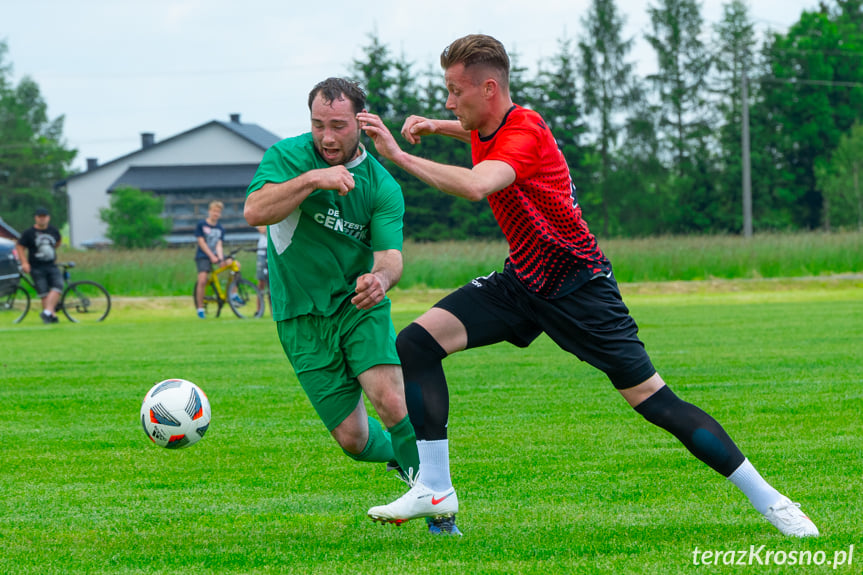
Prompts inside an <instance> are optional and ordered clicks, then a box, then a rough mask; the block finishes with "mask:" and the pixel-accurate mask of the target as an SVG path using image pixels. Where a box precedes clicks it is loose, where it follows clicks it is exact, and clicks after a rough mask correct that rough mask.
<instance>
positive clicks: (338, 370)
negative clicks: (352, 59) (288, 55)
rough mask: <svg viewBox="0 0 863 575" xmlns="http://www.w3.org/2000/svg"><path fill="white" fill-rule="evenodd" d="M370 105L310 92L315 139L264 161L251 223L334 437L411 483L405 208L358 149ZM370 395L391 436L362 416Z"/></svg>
mask: <svg viewBox="0 0 863 575" xmlns="http://www.w3.org/2000/svg"><path fill="white" fill-rule="evenodd" d="M364 106H365V93H364V92H363V91H362V89H361V88H360V87H359V86H358V85H357V84H355V83H353V82H350V81H347V80H344V79H339V78H330V79H328V80H325V81H323V82H321V83H319V84H318V85H317V86H315V88H314V89H313V90H312V91H311V93H310V94H309V110H310V111H311V127H312V130H311V132H310V133H307V134H303V135H300V136H297V137H294V138H288V139H286V140H282V141H281V142H279V143H277V144H275V145H274V146H273V147H271V148H270V149H269V150H267V152H266V154H264V158H263V160H262V161H261V164H260V166H259V167H258V170H257V173H256V174H255V177H254V179H253V180H252V182H251V184H250V185H249V189H248V193H247V197H246V205H245V217H246V220H247V221H248V223H249V224H250V225H253V226H260V225H267V226H268V227H269V229H268V242H267V258H268V262H269V270H270V294H271V301H272V309H273V318H274V319H275V320H276V321H277V331H278V334H279V339H280V341H281V343H282V347H283V349H284V351H285V354H286V355H287V357H288V359H289V360H290V362H291V365H292V366H293V367H294V371H295V372H296V374H297V378H298V379H299V381H300V384H301V385H302V387H303V389H304V391H305V392H306V395H308V397H309V400H310V401H311V403H312V405H313V406H314V408H315V410H316V411H317V413H318V415H319V416H320V418H321V420H322V421H323V422H324V424H325V425H326V427H327V430H328V431H329V432H330V433H331V434H332V436H333V437H334V438H335V440H336V441H337V442H338V444H339V445H340V446H341V448H342V450H343V451H344V452H345V454H347V455H348V456H349V457H351V458H353V459H356V460H358V461H371V462H387V463H389V464H390V465H392V466H395V465H398V467H399V469H400V472H401V473H402V475H403V477H405V478H407V479H409V478H410V477H412V476H413V475H415V474H416V473H417V471H418V468H419V456H418V455H417V450H416V437H415V434H414V429H413V426H412V425H411V422H410V419H409V418H408V414H407V407H406V404H405V396H404V383H403V379H402V372H401V366H400V364H399V358H398V354H397V353H396V349H395V330H394V328H393V325H392V320H391V318H390V300H389V298H387V296H386V293H387V291H388V290H389V289H390V288H392V287H393V286H394V285H395V284H396V282H398V280H399V278H400V277H401V272H402V254H401V248H402V237H403V236H402V226H403V217H404V198H403V197H402V193H401V188H400V187H399V185H398V184H397V183H396V181H395V180H394V179H393V177H392V176H391V175H390V174H389V173H388V172H387V171H386V170H385V169H384V168H383V167H382V166H381V165H380V163H378V161H377V160H376V159H375V158H373V157H372V156H370V155H369V154H367V153H366V151H365V149H364V148H363V146H362V145H361V144H360V130H361V127H360V125H359V122H358V121H357V118H356V115H357V114H358V113H359V112H361V111H363V109H364ZM363 392H365V394H366V396H367V397H368V398H369V401H370V402H371V404H372V405H373V406H374V408H375V410H376V411H377V413H378V415H379V416H380V418H381V420H382V421H383V423H384V425H385V426H386V430H384V429H383V428H381V425H380V424H379V423H378V422H377V421H376V420H374V419H372V418H371V417H369V416H368V415H367V413H366V409H365V404H364V402H363V398H362V394H363ZM430 530H431V531H432V532H439V531H441V529H440V528H439V526H435V525H431V526H430ZM453 530H455V527H454V524H451V525H446V526H444V529H443V531H444V532H451V531H453Z"/></svg>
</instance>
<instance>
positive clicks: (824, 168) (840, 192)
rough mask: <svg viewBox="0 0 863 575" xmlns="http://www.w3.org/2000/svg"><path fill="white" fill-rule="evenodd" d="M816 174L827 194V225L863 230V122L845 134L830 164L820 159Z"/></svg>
mask: <svg viewBox="0 0 863 575" xmlns="http://www.w3.org/2000/svg"><path fill="white" fill-rule="evenodd" d="M815 176H816V180H817V183H818V188H819V190H821V193H822V194H823V196H824V228H825V229H826V230H827V231H830V230H831V228H832V227H833V226H834V225H835V226H847V227H856V228H857V230H858V231H861V232H863V125H861V124H860V123H859V122H857V123H855V124H854V126H853V127H852V128H851V131H850V132H849V133H847V134H845V135H844V136H842V138H841V139H840V141H839V146H837V148H836V150H835V151H834V152H833V155H832V156H831V157H830V161H829V163H826V165H825V163H824V162H823V161H822V162H816V166H815Z"/></svg>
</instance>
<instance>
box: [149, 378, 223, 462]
mask: <svg viewBox="0 0 863 575" xmlns="http://www.w3.org/2000/svg"><path fill="white" fill-rule="evenodd" d="M141 425H143V426H144V433H146V434H147V437H149V438H150V439H151V440H152V441H153V443H155V444H156V445H158V446H159V447H167V448H168V449H179V448H180V447H188V446H190V445H194V444H195V443H197V442H198V441H199V440H200V439H201V438H202V437H204V434H205V433H206V432H207V428H208V427H209V426H210V402H209V400H207V396H206V395H205V394H204V392H203V391H201V388H200V387H198V386H197V385H195V384H194V383H192V382H191V381H186V380H185V379H166V380H165V381H160V382H159V383H157V384H156V385H154V386H153V387H152V388H151V389H150V391H148V392H147V395H146V396H145V397H144V402H143V403H142V404H141Z"/></svg>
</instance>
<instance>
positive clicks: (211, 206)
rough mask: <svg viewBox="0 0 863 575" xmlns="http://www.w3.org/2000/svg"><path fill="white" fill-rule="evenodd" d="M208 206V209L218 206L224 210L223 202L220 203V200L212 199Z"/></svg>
mask: <svg viewBox="0 0 863 575" xmlns="http://www.w3.org/2000/svg"><path fill="white" fill-rule="evenodd" d="M209 207H210V209H213V208H219V209H220V210H224V209H225V204H223V203H222V202H220V201H219V200H213V201H212V202H210V206H209Z"/></svg>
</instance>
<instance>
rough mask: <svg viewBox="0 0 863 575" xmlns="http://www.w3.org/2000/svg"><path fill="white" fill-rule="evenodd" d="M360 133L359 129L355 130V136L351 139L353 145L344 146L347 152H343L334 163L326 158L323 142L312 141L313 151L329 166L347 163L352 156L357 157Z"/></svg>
mask: <svg viewBox="0 0 863 575" xmlns="http://www.w3.org/2000/svg"><path fill="white" fill-rule="evenodd" d="M360 134H361V131H360V130H357V137H356V138H355V139H354V141H353V146H351V147H350V148H345V149H346V150H348V152H347V153H346V154H344V155H343V156H342V159H341V160H340V161H337V162H336V163H331V162H330V161H329V160H328V159H327V156H326V154H325V153H324V150H323V147H324V144H323V142H319V141H317V140H315V141H314V144H315V151H316V152H317V153H318V156H320V157H321V159H322V160H323V161H325V162H326V163H327V164H329V165H331V166H344V165H345V164H347V163H348V162H350V161H351V160H353V159H354V158H356V157H357V151H358V150H359V149H360Z"/></svg>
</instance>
